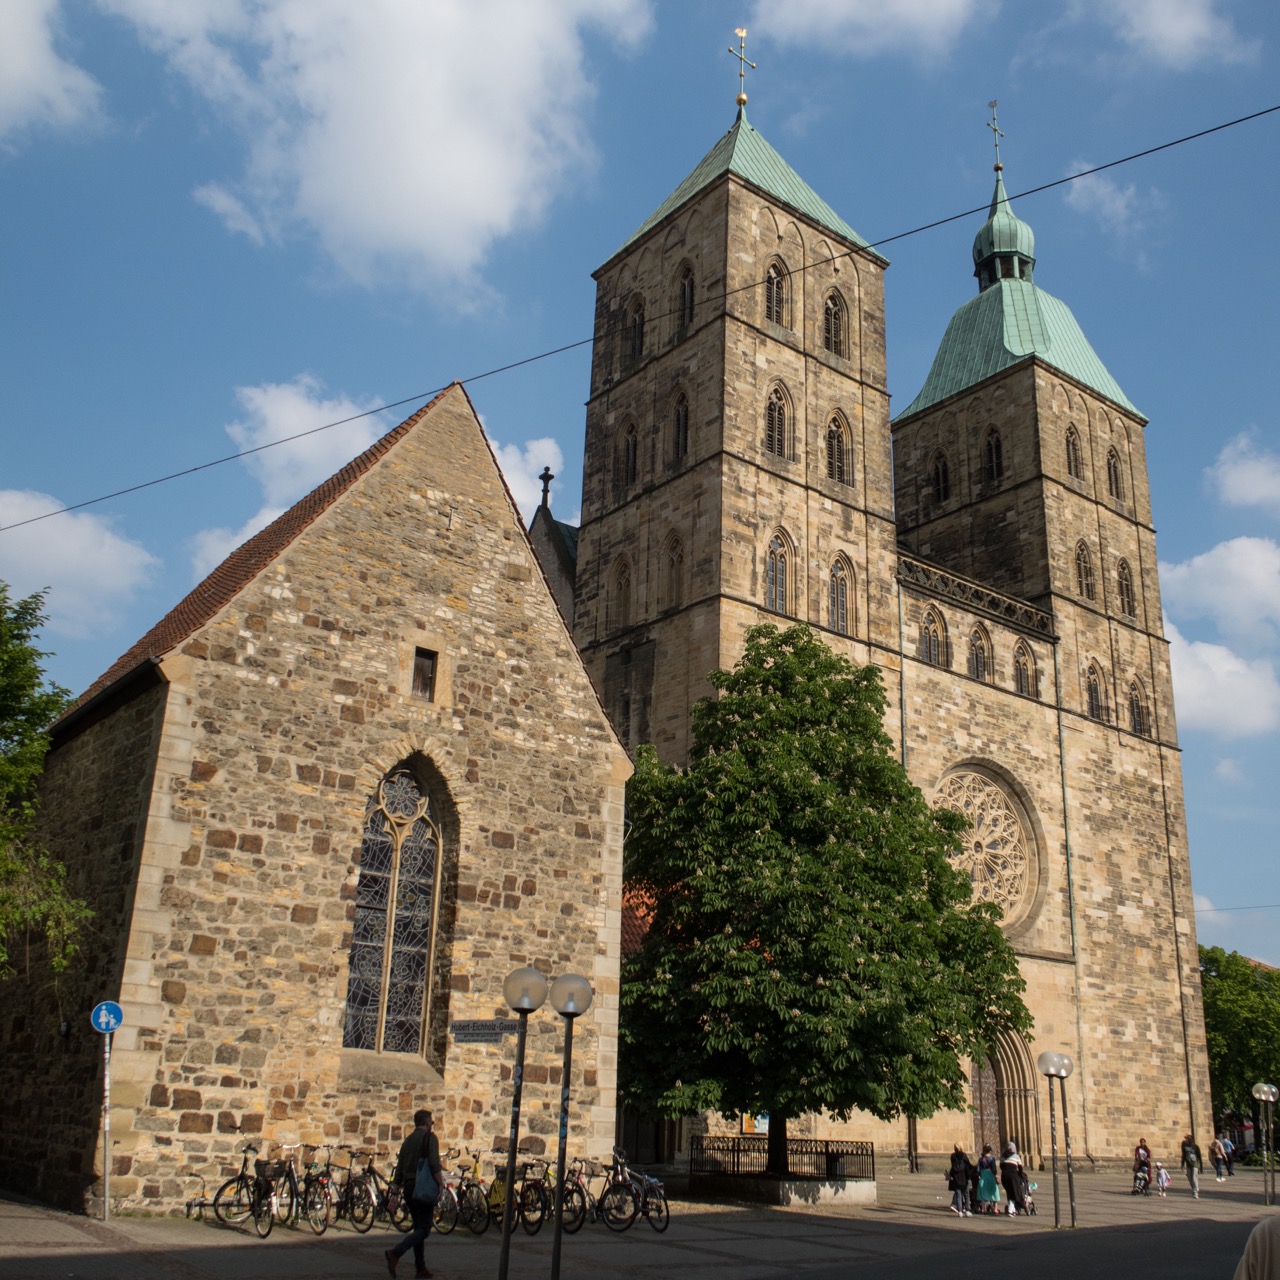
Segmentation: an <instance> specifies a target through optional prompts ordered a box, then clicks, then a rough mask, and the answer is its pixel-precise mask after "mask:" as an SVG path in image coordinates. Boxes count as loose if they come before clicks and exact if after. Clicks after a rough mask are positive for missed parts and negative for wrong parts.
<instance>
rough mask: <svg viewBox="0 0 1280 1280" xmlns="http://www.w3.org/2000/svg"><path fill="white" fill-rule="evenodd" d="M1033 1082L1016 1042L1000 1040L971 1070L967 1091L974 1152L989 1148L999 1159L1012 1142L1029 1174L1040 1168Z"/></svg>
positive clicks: (1023, 1049)
mask: <svg viewBox="0 0 1280 1280" xmlns="http://www.w3.org/2000/svg"><path fill="white" fill-rule="evenodd" d="M1039 1079H1040V1078H1039V1076H1038V1075H1037V1074H1036V1070H1035V1066H1034V1064H1033V1063H1032V1061H1031V1051H1030V1050H1029V1049H1028V1048H1027V1043H1026V1041H1025V1040H1023V1039H1022V1037H1021V1036H1012V1035H1001V1036H1000V1037H999V1039H998V1040H997V1041H996V1045H995V1049H994V1051H993V1052H992V1053H991V1054H990V1056H989V1057H987V1058H986V1059H985V1060H983V1061H978V1062H975V1063H974V1064H973V1075H972V1076H971V1078H970V1080H969V1091H970V1106H971V1107H972V1109H973V1141H974V1148H975V1150H976V1151H979V1152H980V1151H981V1150H982V1148H983V1147H984V1146H990V1147H991V1149H992V1150H993V1151H994V1152H995V1153H996V1154H997V1155H999V1154H1000V1153H1001V1152H1002V1151H1003V1150H1004V1149H1005V1147H1006V1145H1007V1144H1008V1143H1010V1142H1014V1143H1016V1144H1017V1147H1018V1151H1019V1153H1020V1154H1021V1156H1022V1159H1023V1161H1024V1163H1025V1164H1026V1166H1027V1167H1028V1168H1029V1169H1031V1168H1035V1167H1037V1166H1038V1165H1040V1164H1042V1163H1043V1148H1042V1144H1041V1141H1040V1089H1039Z"/></svg>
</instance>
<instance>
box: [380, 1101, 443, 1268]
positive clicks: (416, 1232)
mask: <svg viewBox="0 0 1280 1280" xmlns="http://www.w3.org/2000/svg"><path fill="white" fill-rule="evenodd" d="M424 1162H425V1164H424ZM420 1165H422V1166H423V1167H422V1168H421V1169H420V1168H419V1166H420ZM428 1170H429V1171H430V1174H431V1176H430V1177H429V1178H428V1177H425V1176H424V1174H425V1172H426V1171H428ZM442 1178H443V1175H442V1172H441V1169H440V1143H439V1140H438V1139H437V1138H436V1135H435V1134H434V1133H432V1132H431V1112H430V1111H415V1112H414V1113H413V1132H412V1133H411V1134H409V1136H408V1137H407V1138H405V1140H404V1141H403V1142H402V1143H401V1144H400V1155H399V1156H398V1157H397V1159H396V1168H395V1172H394V1173H393V1174H392V1175H391V1181H392V1182H394V1183H395V1184H396V1185H397V1186H398V1187H399V1188H400V1194H401V1195H402V1196H404V1198H405V1199H406V1200H407V1201H408V1202H409V1216H410V1217H411V1218H412V1219H413V1230H412V1231H410V1233H409V1234H408V1235H407V1236H405V1237H404V1239H403V1240H401V1241H400V1243H399V1244H398V1245H396V1247H395V1248H394V1249H388V1250H387V1251H386V1253H385V1254H384V1257H385V1258H386V1260H387V1271H388V1272H389V1273H390V1274H391V1275H392V1276H394V1275H395V1273H396V1264H397V1263H398V1262H399V1261H400V1259H401V1258H402V1257H404V1255H405V1254H406V1253H408V1252H409V1250H410V1249H412V1250H413V1261H414V1263H415V1266H416V1270H415V1271H414V1275H415V1276H417V1277H421V1276H430V1275H431V1272H430V1271H428V1270H427V1259H426V1255H425V1252H424V1249H423V1246H424V1245H425V1244H426V1242H427V1236H428V1235H429V1234H430V1232H431V1219H432V1217H433V1215H434V1214H435V1208H436V1200H437V1198H438V1197H439V1195H440V1183H441V1181H442Z"/></svg>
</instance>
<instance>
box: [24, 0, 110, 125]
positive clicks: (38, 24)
mask: <svg viewBox="0 0 1280 1280" xmlns="http://www.w3.org/2000/svg"><path fill="white" fill-rule="evenodd" d="M58 8H59V0H4V3H2V4H0V138H4V137H5V136H6V135H9V134H13V133H16V132H17V131H18V130H20V129H25V128H29V127H31V126H33V125H41V124H45V125H55V126H60V127H67V126H70V125H76V124H80V123H82V122H84V121H85V120H87V119H90V118H91V117H92V115H93V113H94V112H95V111H96V110H97V107H98V99H99V96H100V90H99V87H98V85H97V83H96V82H95V80H94V79H93V77H92V76H90V75H89V74H88V73H87V72H85V71H83V70H81V68H79V67H77V66H75V65H74V64H73V63H70V62H68V61H66V60H65V59H64V58H63V57H61V56H60V55H59V53H58V52H57V50H56V49H55V48H54V43H55V36H56V33H57V30H58V27H59V26H60V25H61V24H60V21H59V19H60V15H59V12H58Z"/></svg>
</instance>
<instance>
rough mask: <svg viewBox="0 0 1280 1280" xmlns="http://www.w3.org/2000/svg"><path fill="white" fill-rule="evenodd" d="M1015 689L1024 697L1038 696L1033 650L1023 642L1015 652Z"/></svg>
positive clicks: (1016, 647)
mask: <svg viewBox="0 0 1280 1280" xmlns="http://www.w3.org/2000/svg"><path fill="white" fill-rule="evenodd" d="M1013 687H1014V690H1015V691H1016V692H1017V693H1020V694H1022V695H1023V696H1024V697H1027V698H1034V697H1036V696H1037V693H1036V663H1035V659H1034V658H1033V657H1032V656H1031V650H1030V649H1028V648H1027V646H1026V645H1025V644H1023V643H1022V641H1021V640H1019V641H1018V643H1017V645H1015V646H1014V650H1013Z"/></svg>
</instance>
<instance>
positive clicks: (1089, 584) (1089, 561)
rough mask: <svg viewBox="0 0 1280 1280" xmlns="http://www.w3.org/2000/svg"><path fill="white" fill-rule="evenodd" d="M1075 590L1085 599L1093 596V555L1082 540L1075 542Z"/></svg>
mask: <svg viewBox="0 0 1280 1280" xmlns="http://www.w3.org/2000/svg"><path fill="white" fill-rule="evenodd" d="M1076 592H1077V594H1079V595H1082V596H1083V597H1084V598H1085V599H1086V600H1092V599H1093V597H1094V589H1093V557H1092V556H1091V555H1090V554H1089V548H1088V547H1087V546H1085V544H1084V543H1083V542H1077V543H1076Z"/></svg>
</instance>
